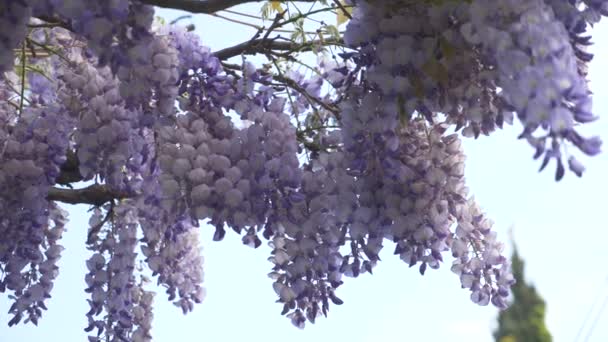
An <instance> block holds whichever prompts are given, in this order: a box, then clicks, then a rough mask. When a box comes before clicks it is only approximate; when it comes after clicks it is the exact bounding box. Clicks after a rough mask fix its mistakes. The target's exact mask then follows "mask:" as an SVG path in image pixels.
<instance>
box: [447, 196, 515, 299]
mask: <svg viewBox="0 0 608 342" xmlns="http://www.w3.org/2000/svg"><path fill="white" fill-rule="evenodd" d="M456 210H457V213H456V217H457V220H458V226H457V228H456V232H455V233H456V234H455V236H454V239H453V241H452V244H451V251H452V255H453V256H454V257H455V258H456V260H455V261H454V263H453V265H452V271H453V272H454V273H456V274H457V275H459V276H460V281H461V283H462V287H463V288H468V289H470V290H471V300H472V301H473V302H475V303H478V304H480V305H487V304H488V302H490V301H491V302H492V304H494V305H495V306H497V307H499V308H506V306H507V303H506V301H505V299H506V298H507V296H508V294H509V288H510V287H511V285H513V284H514V282H515V279H514V278H513V274H512V273H511V270H510V264H509V263H508V262H507V261H506V260H505V257H504V256H503V255H501V253H502V251H503V248H504V246H503V244H502V243H500V242H498V241H497V240H496V232H493V231H491V228H492V222H491V221H490V220H489V219H487V218H486V217H484V215H483V213H482V212H481V209H480V208H479V206H478V205H477V203H476V202H475V201H474V200H473V199H472V198H471V199H469V200H468V201H467V202H466V203H465V204H463V205H461V206H460V207H458V208H457V209H456Z"/></svg>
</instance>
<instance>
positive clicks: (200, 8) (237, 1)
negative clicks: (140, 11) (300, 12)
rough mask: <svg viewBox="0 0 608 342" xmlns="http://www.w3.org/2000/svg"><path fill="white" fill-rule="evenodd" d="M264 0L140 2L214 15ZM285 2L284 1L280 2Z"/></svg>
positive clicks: (148, 0)
mask: <svg viewBox="0 0 608 342" xmlns="http://www.w3.org/2000/svg"><path fill="white" fill-rule="evenodd" d="M262 1H264V0H205V1H200V0H140V2H142V3H144V4H148V5H153V6H158V7H163V8H172V9H177V10H182V11H187V12H190V13H207V14H209V13H215V12H217V11H221V10H225V9H227V8H230V7H234V6H236V5H241V4H245V3H250V2H262ZM280 1H281V2H285V0H280ZM314 1H317V0H298V2H314Z"/></svg>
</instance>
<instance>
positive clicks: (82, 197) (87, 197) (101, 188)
mask: <svg viewBox="0 0 608 342" xmlns="http://www.w3.org/2000/svg"><path fill="white" fill-rule="evenodd" d="M127 197H129V194H128V193H126V192H117V191H112V190H110V189H108V188H107V187H106V186H105V185H100V184H93V185H90V186H87V187H86V188H82V189H61V188H51V189H50V190H49V194H48V196H47V199H48V200H49V201H57V202H63V203H68V204H91V205H95V206H101V205H103V204H104V203H106V202H109V201H111V200H114V199H120V198H127Z"/></svg>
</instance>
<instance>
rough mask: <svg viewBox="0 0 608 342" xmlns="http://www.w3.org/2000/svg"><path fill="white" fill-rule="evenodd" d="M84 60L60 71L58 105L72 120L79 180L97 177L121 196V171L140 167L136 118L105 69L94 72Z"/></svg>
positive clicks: (126, 182) (139, 132)
mask: <svg viewBox="0 0 608 342" xmlns="http://www.w3.org/2000/svg"><path fill="white" fill-rule="evenodd" d="M95 64H96V63H95V62H94V61H89V60H87V59H85V58H81V59H80V63H79V65H77V66H74V67H73V68H69V67H68V66H64V67H63V68H62V69H61V70H62V73H61V76H60V79H61V81H62V83H63V84H62V85H63V87H62V89H61V91H60V93H61V94H62V96H61V100H62V103H63V104H64V107H65V109H66V110H68V111H70V112H71V113H72V115H73V116H74V117H75V118H76V119H77V122H78V124H77V131H76V133H75V135H74V142H75V148H76V153H77V156H78V161H79V171H80V175H81V176H82V177H83V178H84V179H85V180H88V179H92V178H93V177H95V176H97V175H99V177H100V178H101V179H102V180H104V181H105V182H106V183H107V184H108V185H109V186H111V187H113V188H115V189H120V190H126V189H127V188H128V187H129V178H128V173H127V171H126V170H129V171H137V170H138V169H139V167H140V165H141V164H142V159H143V153H144V151H143V149H144V141H143V137H142V134H143V132H142V130H141V129H140V122H139V119H140V118H139V115H138V112H137V111H135V110H133V109H127V108H125V100H124V99H123V97H122V96H121V94H120V92H119V83H118V82H117V81H116V79H115V78H114V77H113V75H112V73H111V71H110V69H109V68H108V67H98V66H96V65H95Z"/></svg>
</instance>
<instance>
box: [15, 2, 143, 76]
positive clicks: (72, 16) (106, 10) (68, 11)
mask: <svg viewBox="0 0 608 342" xmlns="http://www.w3.org/2000/svg"><path fill="white" fill-rule="evenodd" d="M24 2H25V3H26V4H27V5H29V6H30V7H31V8H32V15H33V16H35V17H38V16H39V17H48V16H49V15H51V14H52V15H55V16H56V17H57V18H58V19H60V20H64V21H66V22H68V23H69V24H70V29H71V30H72V31H73V32H74V33H76V34H78V35H80V36H82V37H84V38H85V39H86V40H87V46H88V47H89V48H90V49H91V50H92V51H93V52H94V53H95V54H96V55H97V57H98V58H99V62H100V64H101V65H110V66H111V68H112V70H113V71H116V70H117V69H118V67H119V66H120V65H124V64H125V63H126V64H128V63H130V62H134V61H133V60H129V59H128V53H127V51H128V49H129V48H130V47H131V46H132V45H134V44H135V45H137V44H140V43H142V42H143V41H142V38H143V37H146V36H148V35H149V30H150V27H151V25H152V21H153V19H154V8H153V7H152V6H147V5H143V4H140V3H138V2H131V1H128V0H115V1H90V0H73V1H54V0H25V1H24Z"/></svg>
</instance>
